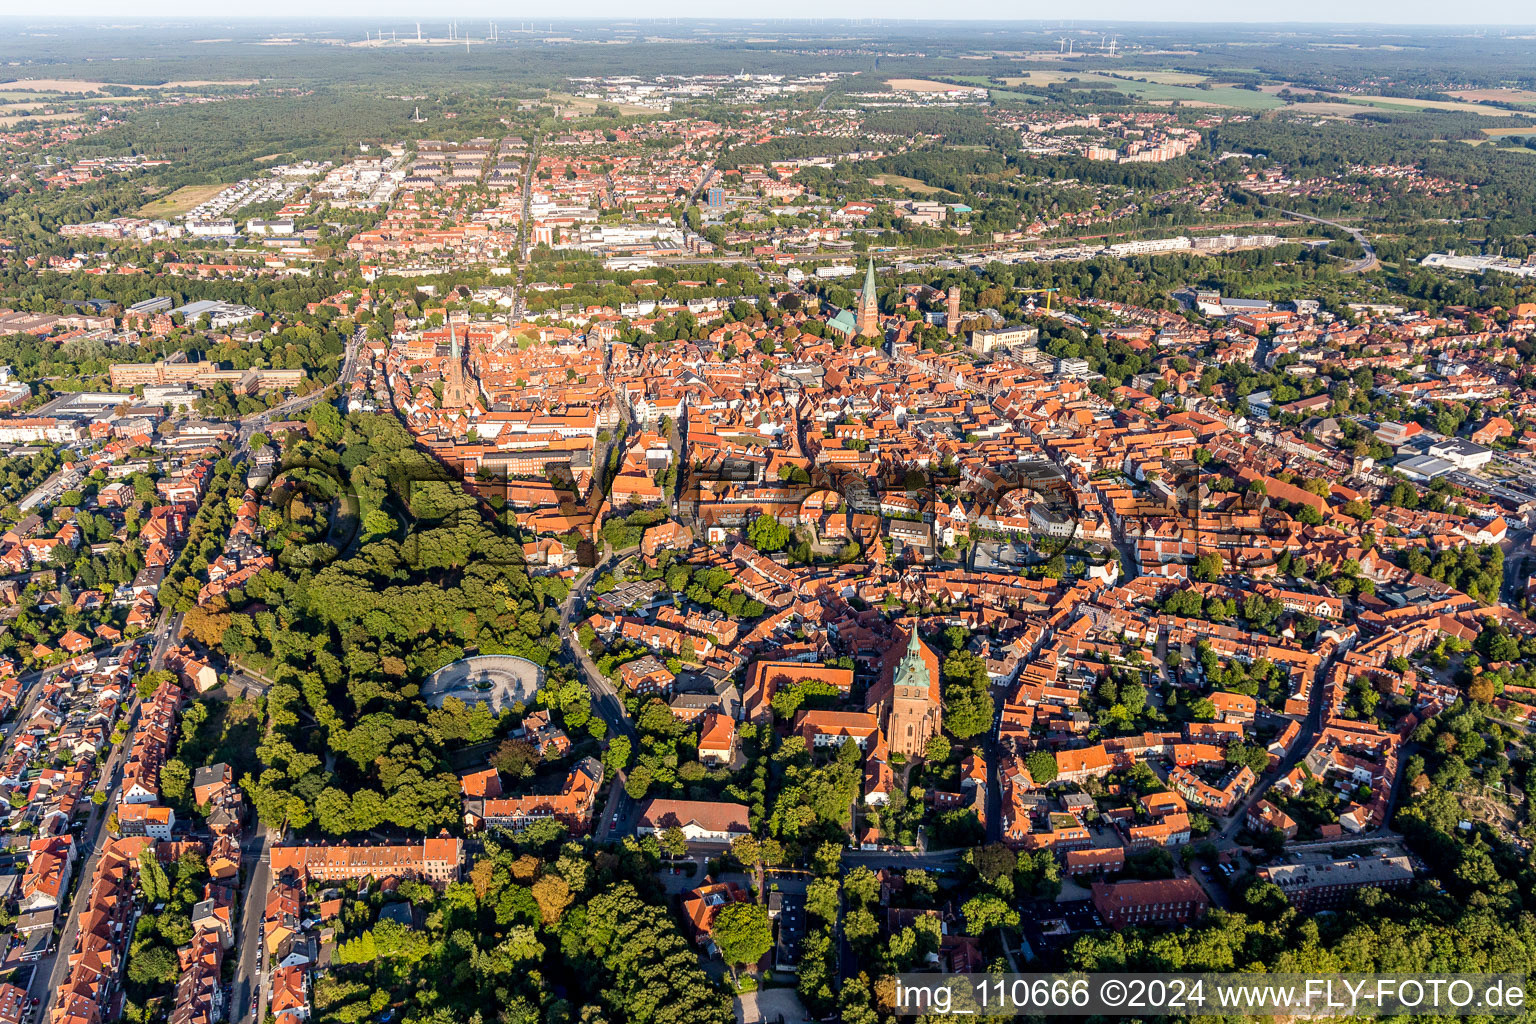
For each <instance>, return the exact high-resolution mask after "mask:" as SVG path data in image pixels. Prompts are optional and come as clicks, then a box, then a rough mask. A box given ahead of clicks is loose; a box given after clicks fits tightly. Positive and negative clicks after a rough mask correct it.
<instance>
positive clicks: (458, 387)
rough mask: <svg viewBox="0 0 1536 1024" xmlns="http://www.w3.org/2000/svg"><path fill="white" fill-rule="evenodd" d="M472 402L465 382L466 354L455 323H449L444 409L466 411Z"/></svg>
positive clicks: (444, 370)
mask: <svg viewBox="0 0 1536 1024" xmlns="http://www.w3.org/2000/svg"><path fill="white" fill-rule="evenodd" d="M470 402H471V398H470V392H469V385H468V383H466V381H465V380H464V353H463V352H462V351H460V349H459V336H458V333H457V332H456V331H455V330H454V326H453V321H451V320H450V321H449V322H448V365H447V366H446V367H444V369H443V408H444V409H454V410H457V409H466V408H468V407H469V405H470Z"/></svg>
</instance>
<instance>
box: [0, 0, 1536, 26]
mask: <svg viewBox="0 0 1536 1024" xmlns="http://www.w3.org/2000/svg"><path fill="white" fill-rule="evenodd" d="M5 6H6V5H5V4H0V9H3V8H4V7H5ZM34 10H35V12H36V13H38V14H46V15H50V16H51V15H66V16H73V15H79V16H88V17H92V18H111V19H114V20H118V21H126V20H129V19H132V18H141V17H157V16H169V17H186V16H193V17H198V16H200V17H210V16H211V17H215V18H227V17H230V16H232V15H236V14H237V13H238V14H240V15H255V16H259V17H263V18H265V17H270V16H284V17H286V16H309V17H313V16H320V17H326V16H338V15H339V16H361V17H364V18H367V19H370V20H373V19H378V18H382V17H393V18H410V19H415V18H424V19H439V20H440V19H443V18H447V17H450V16H454V17H458V18H471V17H480V18H485V17H494V18H496V19H498V20H500V21H502V22H503V23H506V22H507V21H516V20H518V19H524V18H535V19H538V20H541V21H542V20H544V19H546V18H549V17H552V16H553V17H555V18H560V17H566V18H616V19H623V20H634V19H636V18H646V17H705V18H730V17H737V18H753V17H774V18H783V17H794V18H807V17H820V18H828V17H832V18H872V17H882V18H913V19H932V18H945V19H959V18H985V19H995V20H1003V19H1021V20H1029V21H1037V20H1050V21H1059V20H1062V19H1063V18H1064V17H1070V18H1073V19H1081V20H1098V19H1103V20H1113V21H1138V22H1148V21H1195V22H1216V23H1221V22H1234V21H1242V22H1269V21H1281V20H1283V21H1286V22H1292V23H1294V22H1355V23H1360V22H1371V23H1379V24H1388V25H1392V24H1396V25H1430V24H1433V25H1446V26H1465V25H1468V24H1480V25H1536V4H1533V3H1532V2H1531V0H1471V2H1468V3H1452V2H1447V0H1285V2H1258V3H1255V2H1248V3H1232V2H1231V0H1079V2H1077V3H1074V4H1073V5H1072V6H1071V8H1070V11H1069V10H1068V9H1066V8H1065V7H1063V6H1062V5H1060V4H1056V3H1051V4H1046V3H1038V2H1028V0H1026V2H1024V3H1019V2H1017V0H971V2H969V3H965V4H935V3H933V2H932V0H881V2H880V3H868V2H855V0H773V2H772V3H768V2H751V0H749V2H746V3H735V4H721V3H720V2H719V0H559V2H556V3H550V2H538V3H530V2H526V0H524V2H511V3H508V2H496V0H447V2H443V0H437V2H424V0H262V2H261V3H259V4H255V5H251V6H249V7H243V8H240V9H236V8H233V7H230V6H225V5H210V4H209V3H208V2H207V0H51V2H49V3H47V4H46V5H42V6H39V7H37V8H34Z"/></svg>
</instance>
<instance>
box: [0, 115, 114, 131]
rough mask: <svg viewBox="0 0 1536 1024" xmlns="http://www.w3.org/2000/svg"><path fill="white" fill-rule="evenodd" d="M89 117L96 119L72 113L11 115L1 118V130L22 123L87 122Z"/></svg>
mask: <svg viewBox="0 0 1536 1024" xmlns="http://www.w3.org/2000/svg"><path fill="white" fill-rule="evenodd" d="M88 116H89V117H94V115H85V114H76V113H72V112H70V111H65V112H64V113H62V114H10V115H6V116H3V117H0V128H9V127H10V126H11V125H13V124H20V123H21V122H22V121H74V120H85V119H86V118H87V117H88Z"/></svg>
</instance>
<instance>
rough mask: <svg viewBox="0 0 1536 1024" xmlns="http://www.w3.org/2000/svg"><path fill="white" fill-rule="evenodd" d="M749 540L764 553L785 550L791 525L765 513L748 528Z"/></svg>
mask: <svg viewBox="0 0 1536 1024" xmlns="http://www.w3.org/2000/svg"><path fill="white" fill-rule="evenodd" d="M747 542H748V543H750V544H751V545H752V546H753V547H754V548H757V550H759V551H761V552H763V553H764V554H772V553H773V552H775V551H783V550H784V548H785V547H786V546H787V545H788V544H789V527H787V526H785V525H784V524H783V523H781V522H779V521H778V520H777V519H775V518H774V517H773V516H770V515H768V514H767V513H764V514H762V515H760V516H758V517H757V518H756V519H755V520H753V522H752V525H751V526H750V527H748V528H747Z"/></svg>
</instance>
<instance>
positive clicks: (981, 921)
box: [961, 893, 1019, 936]
mask: <svg viewBox="0 0 1536 1024" xmlns="http://www.w3.org/2000/svg"><path fill="white" fill-rule="evenodd" d="M961 912H962V913H964V914H965V933H966V934H967V935H978V936H979V935H981V934H982V933H983V932H985V931H986V930H987V929H989V928H996V927H997V926H998V925H1003V924H1007V925H1017V924H1018V923H1019V913H1018V911H1016V910H1014V909H1012V908H1011V907H1009V906H1008V904H1007V903H1005V902H1003V900H1002V899H1000V898H998V897H997V896H994V895H992V894H991V893H985V894H983V895H981V896H977V897H974V898H972V899H969V900H967V901H966V902H965V906H964V907H962V908H961Z"/></svg>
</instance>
